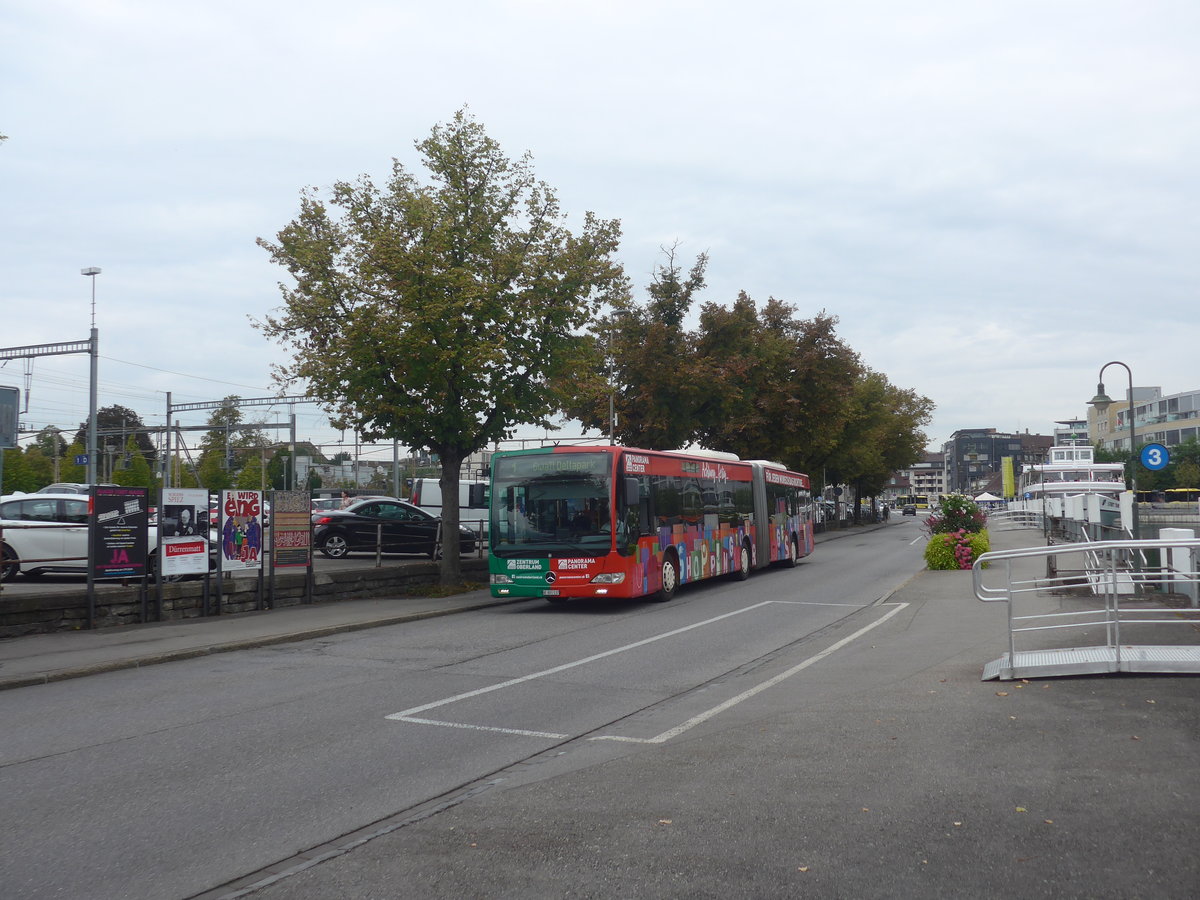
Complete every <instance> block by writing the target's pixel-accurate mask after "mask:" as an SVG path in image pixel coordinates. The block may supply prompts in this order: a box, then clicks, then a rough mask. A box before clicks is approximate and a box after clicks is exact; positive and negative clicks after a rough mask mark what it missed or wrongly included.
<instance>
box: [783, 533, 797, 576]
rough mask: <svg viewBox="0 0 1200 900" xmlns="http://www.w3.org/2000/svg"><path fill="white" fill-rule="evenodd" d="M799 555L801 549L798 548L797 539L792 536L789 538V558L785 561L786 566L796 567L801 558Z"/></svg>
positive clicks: (789, 567)
mask: <svg viewBox="0 0 1200 900" xmlns="http://www.w3.org/2000/svg"><path fill="white" fill-rule="evenodd" d="M799 557H800V551H798V550H797V549H796V539H795V538H790V539H789V540H788V548H787V559H785V560H784V561H783V565H784V567H785V568H788V569H794V568H796V563H797V561H798V560H799Z"/></svg>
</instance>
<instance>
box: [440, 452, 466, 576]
mask: <svg viewBox="0 0 1200 900" xmlns="http://www.w3.org/2000/svg"><path fill="white" fill-rule="evenodd" d="M439 456H440V457H441V460H442V477H441V478H440V479H439V480H438V483H439V484H440V485H441V486H442V559H441V571H440V576H441V581H442V585H443V586H445V587H457V586H458V585H460V584H462V580H463V579H462V559H461V557H460V556H459V552H458V483H459V477H458V473H459V470H460V469H461V468H462V461H463V457H462V454H460V453H445V452H442V453H439Z"/></svg>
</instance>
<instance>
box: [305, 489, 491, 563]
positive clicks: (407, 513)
mask: <svg viewBox="0 0 1200 900" xmlns="http://www.w3.org/2000/svg"><path fill="white" fill-rule="evenodd" d="M312 522H313V546H315V547H316V548H317V549H318V550H320V551H321V552H322V553H324V554H325V555H326V556H328V557H329V558H330V559H341V558H342V557H344V556H345V555H346V554H347V553H351V552H353V551H355V550H364V551H370V552H372V553H374V552H375V549H376V546H377V545H379V546H380V549H382V551H383V552H384V553H416V554H422V555H425V556H428V557H429V558H430V559H435V558H436V557H437V537H438V528H439V526H440V525H441V519H438V518H436V517H434V516H431V515H429V513H427V512H425V510H423V509H421V508H420V507H416V506H413V505H412V504H411V503H405V502H404V501H403V500H391V499H380V498H370V499H366V500H358V501H356V502H354V503H351V504H350V505H349V506H347V507H346V508H345V509H330V510H323V511H321V512H318V513H314V514H313V517H312ZM458 531H459V543H458V546H459V550H460V552H461V553H463V554H467V553H471V552H473V551H474V550H475V533H474V532H473V531H471V529H469V528H463V527H460V528H459V530H458Z"/></svg>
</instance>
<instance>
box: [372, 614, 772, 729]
mask: <svg viewBox="0 0 1200 900" xmlns="http://www.w3.org/2000/svg"><path fill="white" fill-rule="evenodd" d="M771 602H772V601H770V600H764V601H763V602H762V603H755V604H754V605H753V606H747V607H746V608H745V609H735V610H734V611H733V612H728V613H723V614H722V615H719V616H714V617H713V618H711V619H705V620H704V621H703V622H696V623H694V624H692V625H685V626H683V627H682V628H676V629H675V630H674V631H665V632H663V633H662V634H656V635H654V636H653V637H648V638H644V639H642V640H640V641H634V642H633V643H632V644H626V645H625V646H624V647H615V648H613V649H612V650H605V651H604V652H603V653H597V654H595V655H594V656H588V657H586V658H584V659H577V660H575V662H569V663H563V664H562V665H561V666H555V667H554V668H553V669H544V670H542V671H541V672H533V673H531V674H529V675H522V676H521V677H520V678H510V679H509V680H508V681H502V682H500V683H499V684H493V685H490V686H489V687H485V688H478V689H477V690H474V691H467V692H466V693H465V694H455V695H454V696H453V697H447V698H445V699H444V700H435V701H433V702H432V703H426V704H424V705H422V706H414V707H413V708H412V709H405V710H401V711H400V712H398V713H392V714H391V715H390V716H385V718H388V719H403V718H405V717H406V716H415V715H416V714H417V713H423V712H425V711H426V710H429V709H437V708H438V707H439V706H446V705H448V704H450V703H457V702H458V701H459V700H469V699H470V698H471V697H479V696H481V695H482V694H490V693H491V692H492V691H499V690H502V689H504V688H507V687H513V686H514V685H517V684H524V683H525V682H527V681H534V680H535V679H538V678H545V677H546V676H547V675H557V674H558V673H559V672H566V671H567V670H568V669H574V668H577V667H579V666H583V665H587V664H588V663H590V662H595V661H596V660H598V659H604V658H605V657H609V656H615V655H616V654H618V653H625V652H626V651H627V650H636V649H637V648H638V647H644V646H646V645H647V644H653V643H655V642H656V641H662V640H666V639H667V638H669V637H675V635H677V634H683V633H684V632H687V631H692V630H693V629H696V628H701V627H703V626H705V625H711V624H712V623H713V622H720V621H721V620H722V619H728V618H729V617H730V616H740V615H741V614H742V613H747V612H750V611H751V610H753V609H758V608H759V607H760V606H767V605H768V604H770V603H771Z"/></svg>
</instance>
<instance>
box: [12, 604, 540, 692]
mask: <svg viewBox="0 0 1200 900" xmlns="http://www.w3.org/2000/svg"><path fill="white" fill-rule="evenodd" d="M529 599H530V598H528V597H518V598H515V599H511V600H491V601H483V602H480V603H468V604H464V605H462V606H454V607H449V608H446V609H431V610H425V611H424V612H416V613H400V614H397V615H393V616H387V617H386V618H380V619H370V620H367V621H362V622H347V623H343V624H340V625H322V626H320V627H319V628H309V629H306V630H304V631H289V632H283V633H280V634H270V635H263V636H262V637H256V638H246V639H244V640H236V641H224V642H221V643H217V644H211V645H209V646H206V647H189V648H187V649H183V650H170V651H164V652H162V653H152V654H149V655H146V656H138V657H126V658H125V659H114V660H109V661H107V662H101V663H89V664H87V665H80V666H71V667H68V668H63V669H56V670H54V671H52V672H42V673H38V674H34V675H18V676H15V677H13V678H0V691H5V690H10V689H13V688H21V687H31V686H32V685H36V684H52V683H54V682H56V681H68V680H70V679H72V678H85V677H87V676H88V675H100V674H103V673H105V672H119V671H122V670H124V669H140V668H142V667H143V666H157V665H161V664H162V663H169V662H177V661H179V660H185V659H196V658H197V657H200V656H211V655H212V654H214V653H232V652H234V651H235V650H253V649H255V648H258V647H271V646H274V645H276V644H290V643H294V642H296V641H307V640H313V639H315V638H322V637H330V636H332V635H335V634H345V633H347V632H351V631H365V630H366V629H368V628H380V627H383V626H386V625H400V624H403V623H405V622H417V621H420V620H421V619H436V618H440V617H442V616H452V615H455V614H456V613H464V612H473V611H474V610H477V609H487V608H488V607H492V606H507V605H510V604H514V603H524V602H526V601H527V600H529Z"/></svg>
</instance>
